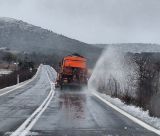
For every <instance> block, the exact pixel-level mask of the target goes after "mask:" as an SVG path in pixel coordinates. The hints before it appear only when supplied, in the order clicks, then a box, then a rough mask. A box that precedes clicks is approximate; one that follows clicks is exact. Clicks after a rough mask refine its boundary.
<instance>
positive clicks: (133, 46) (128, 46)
mask: <svg viewBox="0 0 160 136" xmlns="http://www.w3.org/2000/svg"><path fill="white" fill-rule="evenodd" d="M93 46H95V47H98V48H100V49H104V48H106V49H107V48H108V47H114V48H116V49H117V50H120V51H123V52H133V53H141V52H160V45H159V44H150V43H120V44H93Z"/></svg>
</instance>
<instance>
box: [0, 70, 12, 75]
mask: <svg viewBox="0 0 160 136" xmlns="http://www.w3.org/2000/svg"><path fill="white" fill-rule="evenodd" d="M11 72H12V71H11V70H7V69H0V75H8V74H10V73H11Z"/></svg>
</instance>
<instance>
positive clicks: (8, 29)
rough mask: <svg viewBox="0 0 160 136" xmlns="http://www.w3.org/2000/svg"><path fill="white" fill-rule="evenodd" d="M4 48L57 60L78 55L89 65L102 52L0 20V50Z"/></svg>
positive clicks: (81, 43)
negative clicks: (56, 58)
mask: <svg viewBox="0 0 160 136" xmlns="http://www.w3.org/2000/svg"><path fill="white" fill-rule="evenodd" d="M4 47H5V48H7V49H10V50H14V51H18V52H25V53H33V52H36V53H41V54H45V55H47V54H54V55H55V56H59V58H62V57H63V56H65V55H68V54H71V53H79V54H81V55H84V56H85V57H87V58H88V59H89V62H90V63H95V62H96V60H97V58H98V57H99V55H100V54H101V51H102V49H100V48H98V47H94V46H92V45H89V44H86V43H83V42H80V41H77V40H74V39H71V38H68V37H65V36H63V35H59V34H56V33H54V32H52V31H50V30H46V29H43V28H41V27H37V26H34V25H31V24H28V23H26V22H23V21H21V20H16V19H12V18H0V48H4ZM53 59H54V58H53Z"/></svg>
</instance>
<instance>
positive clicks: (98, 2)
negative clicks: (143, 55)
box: [0, 0, 160, 43]
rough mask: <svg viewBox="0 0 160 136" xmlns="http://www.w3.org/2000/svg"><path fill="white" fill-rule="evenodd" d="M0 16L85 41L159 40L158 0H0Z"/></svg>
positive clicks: (150, 41)
mask: <svg viewBox="0 0 160 136" xmlns="http://www.w3.org/2000/svg"><path fill="white" fill-rule="evenodd" d="M0 16H2V17H12V18H16V19H21V20H23V21H26V22H29V23H32V24H34V25H38V26H41V27H44V28H47V29H51V30H53V31H54V32H57V33H59V34H64V35H66V36H69V37H71V38H75V39H78V40H81V41H83V42H87V43H124V42H127V43H128V42H145V43H160V0H0Z"/></svg>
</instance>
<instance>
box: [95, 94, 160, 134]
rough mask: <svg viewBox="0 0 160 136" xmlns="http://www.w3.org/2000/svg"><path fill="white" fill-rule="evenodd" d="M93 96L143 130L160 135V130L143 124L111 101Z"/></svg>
mask: <svg viewBox="0 0 160 136" xmlns="http://www.w3.org/2000/svg"><path fill="white" fill-rule="evenodd" d="M92 94H93V95H94V96H96V97H97V98H98V99H100V100H101V101H102V102H104V103H105V104H107V105H108V106H110V107H111V108H113V109H114V110H116V111H118V112H119V113H121V114H122V115H124V116H126V117H127V118H129V119H130V120H132V121H133V122H135V123H137V124H138V125H140V126H142V127H143V128H145V129H147V130H149V131H152V132H154V133H156V134H158V135H160V130H158V129H156V128H154V127H152V126H151V125H149V124H147V123H145V122H143V121H142V120H140V119H138V118H136V117H134V116H132V115H131V114H129V113H127V112H126V111H124V110H122V109H120V108H119V107H117V106H115V105H114V104H112V103H110V102H109V101H107V100H106V99H104V98H102V97H101V96H99V95H98V94H97V93H95V92H92Z"/></svg>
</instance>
